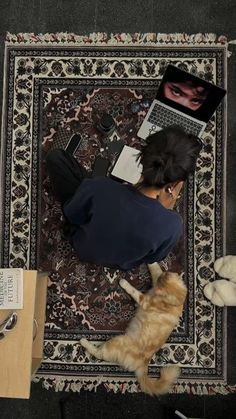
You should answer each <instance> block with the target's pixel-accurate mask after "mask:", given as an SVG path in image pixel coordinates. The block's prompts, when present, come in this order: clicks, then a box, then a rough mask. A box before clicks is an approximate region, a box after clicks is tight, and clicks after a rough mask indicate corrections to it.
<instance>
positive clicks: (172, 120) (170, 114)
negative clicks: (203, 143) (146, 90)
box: [148, 103, 203, 135]
mask: <svg viewBox="0 0 236 419" xmlns="http://www.w3.org/2000/svg"><path fill="white" fill-rule="evenodd" d="M148 122H150V124H152V125H156V126H158V127H160V128H165V127H168V126H170V125H179V126H181V127H182V128H183V129H184V130H185V131H186V132H187V133H191V134H194V135H199V133H200V131H201V129H202V126H203V125H202V123H201V122H197V121H193V120H191V119H188V117H186V116H183V115H181V114H179V113H178V111H172V110H170V109H168V108H165V107H164V106H161V105H160V104H159V103H155V105H154V107H153V110H152V112H151V113H150V115H149V117H148Z"/></svg>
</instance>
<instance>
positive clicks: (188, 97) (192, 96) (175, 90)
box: [163, 81, 208, 111]
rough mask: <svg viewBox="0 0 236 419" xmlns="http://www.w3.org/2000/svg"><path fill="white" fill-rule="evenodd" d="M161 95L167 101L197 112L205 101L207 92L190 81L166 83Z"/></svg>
mask: <svg viewBox="0 0 236 419" xmlns="http://www.w3.org/2000/svg"><path fill="white" fill-rule="evenodd" d="M163 94H164V97H166V98H167V99H170V100H173V101H174V102H176V103H179V104H180V105H182V106H186V107H187V108H189V109H191V110H192V111H197V110H198V109H199V108H200V107H201V106H202V104H203V103H204V101H205V100H206V98H207V95H208V91H207V89H205V88H204V87H202V86H199V85H196V84H194V83H191V82H190V81H189V82H188V81H173V82H172V81H166V82H165V83H164V85H163Z"/></svg>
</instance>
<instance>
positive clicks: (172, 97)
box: [137, 65, 226, 139]
mask: <svg viewBox="0 0 236 419" xmlns="http://www.w3.org/2000/svg"><path fill="white" fill-rule="evenodd" d="M225 93H226V90H224V89H223V88H221V87H219V86H216V85H214V84H212V83H209V82H207V81H205V80H203V79H201V78H199V77H196V76H194V75H193V74H190V73H188V72H186V71H183V70H181V69H179V68H177V67H175V66H173V65H168V66H167V69H166V71H165V74H164V76H163V78H162V81H161V84H160V86H159V88H158V91H157V95H156V98H155V99H154V100H153V102H152V104H151V106H150V108H149V110H148V113H147V115H146V117H145V119H144V121H143V123H142V124H141V126H140V129H139V131H138V134H137V135H138V137H140V138H142V139H146V138H147V137H148V136H149V135H151V134H154V133H155V132H157V131H160V130H161V129H163V128H165V127H167V126H169V125H179V126H181V127H182V128H183V129H184V130H185V131H186V132H187V133H192V134H194V135H196V136H198V137H201V136H202V134H203V131H204V129H205V127H206V124H207V122H208V121H209V119H210V117H211V116H212V114H213V113H214V111H215V110H216V108H217V106H218V105H219V103H220V101H221V100H222V98H223V97H224V95H225Z"/></svg>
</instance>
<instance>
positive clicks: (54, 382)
mask: <svg viewBox="0 0 236 419" xmlns="http://www.w3.org/2000/svg"><path fill="white" fill-rule="evenodd" d="M33 383H41V385H42V387H43V388H45V389H47V390H49V389H52V390H54V391H56V392H58V391H66V392H69V391H72V392H74V393H77V392H78V393H79V392H80V391H81V390H82V389H83V390H87V391H95V392H96V390H97V388H98V386H100V385H103V386H104V387H105V389H106V390H107V392H109V391H113V392H114V393H122V394H124V393H126V392H127V393H140V392H141V390H140V387H139V384H138V383H137V381H135V380H134V379H130V380H129V381H127V380H122V379H120V378H119V379H117V380H114V378H111V379H109V378H107V377H86V378H85V377H83V378H78V377H75V378H74V379H67V378H66V377H60V376H43V377H42V376H39V375H38V376H36V377H34V379H33ZM235 392H236V385H228V384H227V383H225V382H222V383H220V382H219V383H217V384H216V383H213V382H211V383H197V382H194V383H186V382H185V381H182V380H179V382H178V383H176V384H174V385H173V387H172V389H171V391H170V393H172V394H180V393H187V394H193V395H198V396H204V395H208V396H209V395H212V396H213V395H216V394H219V395H220V394H221V395H226V394H230V393H235Z"/></svg>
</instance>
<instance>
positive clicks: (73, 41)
mask: <svg viewBox="0 0 236 419" xmlns="http://www.w3.org/2000/svg"><path fill="white" fill-rule="evenodd" d="M227 43H228V39H227V37H226V36H224V35H216V34H215V33H196V34H187V33H169V34H165V33H152V32H150V33H116V34H114V33H111V34H107V33H105V32H93V33H91V34H89V35H77V34H75V33H69V32H56V33H45V34H42V33H39V34H34V33H23V32H21V33H18V34H12V33H10V32H7V34H6V45H8V44H9V45H12V44H14V45H20V44H24V45H32V44H34V45H49V44H58V45H68V44H69V45H85V44H89V45H96V46H98V45H101V46H102V45H113V46H114V45H117V46H119V45H120V46H125V45H131V44H132V45H147V46H152V45H153V46H163V45H167V46H168V45H170V46H171V47H173V46H174V45H179V46H184V45H188V46H200V45H205V46H206V45H208V46H209V45H213V44H214V45H224V44H227Z"/></svg>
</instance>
